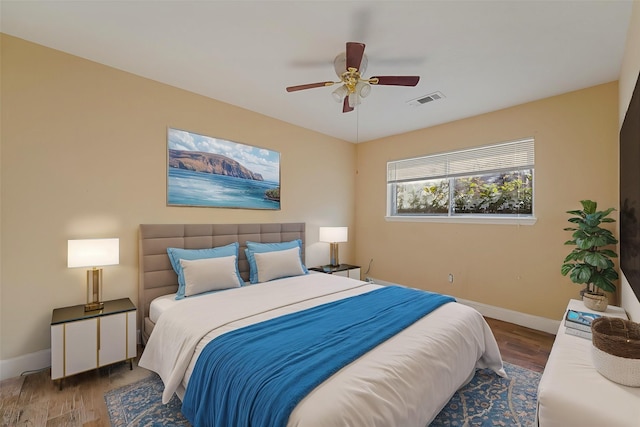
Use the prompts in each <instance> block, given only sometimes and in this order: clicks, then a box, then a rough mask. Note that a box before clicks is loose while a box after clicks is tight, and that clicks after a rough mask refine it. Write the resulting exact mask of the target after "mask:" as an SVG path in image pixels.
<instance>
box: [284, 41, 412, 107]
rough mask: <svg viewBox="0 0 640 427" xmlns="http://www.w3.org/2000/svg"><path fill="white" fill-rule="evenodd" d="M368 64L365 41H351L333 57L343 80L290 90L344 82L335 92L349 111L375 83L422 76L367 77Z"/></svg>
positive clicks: (295, 88) (400, 83) (400, 82)
mask: <svg viewBox="0 0 640 427" xmlns="http://www.w3.org/2000/svg"><path fill="white" fill-rule="evenodd" d="M367 64H368V60H367V55H365V54H364V43H356V42H347V49H346V52H343V53H340V54H338V56H336V58H335V59H334V60H333V67H334V69H335V71H336V74H337V75H338V77H339V78H340V81H338V82H334V81H327V82H318V83H308V84H304V85H298V86H289V87H288V88H287V92H295V91H298V90H304V89H312V88H316V87H325V86H333V85H334V84H342V85H341V86H340V87H338V88H337V89H336V90H334V91H333V93H332V94H333V98H334V99H335V100H336V102H342V112H343V113H348V112H349V111H353V109H354V108H355V106H356V105H358V104H360V99H361V98H365V97H366V96H367V95H369V93H370V92H371V85H392V86H415V85H417V84H418V81H420V76H376V77H371V78H368V79H365V78H363V77H362V75H363V74H364V72H365V71H366V69H367Z"/></svg>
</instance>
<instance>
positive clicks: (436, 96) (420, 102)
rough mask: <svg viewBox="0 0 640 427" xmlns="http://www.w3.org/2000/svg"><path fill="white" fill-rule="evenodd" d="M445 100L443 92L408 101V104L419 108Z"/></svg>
mask: <svg viewBox="0 0 640 427" xmlns="http://www.w3.org/2000/svg"><path fill="white" fill-rule="evenodd" d="M442 98H444V95H443V94H442V92H433V93H430V94H428V95H424V96H421V97H420V98H416V99H412V100H411V101H407V104H409V105H412V106H414V107H417V106H418V105H423V104H428V103H429V102H433V101H437V100H439V99H442Z"/></svg>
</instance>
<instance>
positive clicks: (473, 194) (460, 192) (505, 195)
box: [395, 170, 533, 215]
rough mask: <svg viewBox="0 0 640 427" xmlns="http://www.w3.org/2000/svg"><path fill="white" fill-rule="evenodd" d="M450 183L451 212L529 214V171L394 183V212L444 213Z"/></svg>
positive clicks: (530, 191) (531, 207)
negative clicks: (451, 191) (451, 190)
mask: <svg viewBox="0 0 640 427" xmlns="http://www.w3.org/2000/svg"><path fill="white" fill-rule="evenodd" d="M450 182H452V186H453V188H454V189H453V209H452V211H453V212H452V214H494V215H501V214H502V215H514V214H525V215H531V214H532V213H533V172H532V171H531V170H526V171H515V172H503V173H494V174H487V175H478V176H471V177H464V178H451V179H439V180H429V181H416V182H411V183H401V184H396V188H395V190H396V213H397V214H399V215H403V214H404V215H425V214H426V215H433V214H440V215H447V214H448V213H449V208H450V206H449V204H450V199H451V195H450V187H451V185H450Z"/></svg>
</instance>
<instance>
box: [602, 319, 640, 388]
mask: <svg viewBox="0 0 640 427" xmlns="http://www.w3.org/2000/svg"><path fill="white" fill-rule="evenodd" d="M591 332H592V337H593V347H592V352H591V355H592V358H593V365H594V367H595V368H596V370H597V371H598V372H599V373H600V374H601V375H603V376H604V377H606V378H608V379H610V380H611V381H613V382H616V383H618V384H622V385H626V386H630V387H640V324H638V323H634V322H632V321H630V320H626V319H620V318H614V317H600V318H598V319H596V320H594V321H593V323H592V324H591Z"/></svg>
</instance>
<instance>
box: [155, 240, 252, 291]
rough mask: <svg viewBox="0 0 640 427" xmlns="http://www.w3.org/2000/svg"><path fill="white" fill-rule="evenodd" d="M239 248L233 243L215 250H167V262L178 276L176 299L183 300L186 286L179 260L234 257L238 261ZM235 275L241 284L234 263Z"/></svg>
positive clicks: (240, 278)
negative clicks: (169, 262)
mask: <svg viewBox="0 0 640 427" xmlns="http://www.w3.org/2000/svg"><path fill="white" fill-rule="evenodd" d="M239 247H240V245H239V244H238V242H234V243H230V244H228V245H226V246H219V247H217V248H208V249H181V248H167V254H169V261H171V266H172V267H173V269H174V270H175V272H176V274H177V275H178V293H177V294H176V299H182V298H184V290H185V286H186V285H185V281H184V272H183V271H182V265H180V260H181V259H186V260H187V261H193V260H197V259H205V258H220V257H226V256H232V255H235V256H236V259H238V248H239ZM236 274H237V275H238V280H239V281H240V284H242V283H243V281H242V277H241V276H240V272H239V271H238V263H236Z"/></svg>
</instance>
